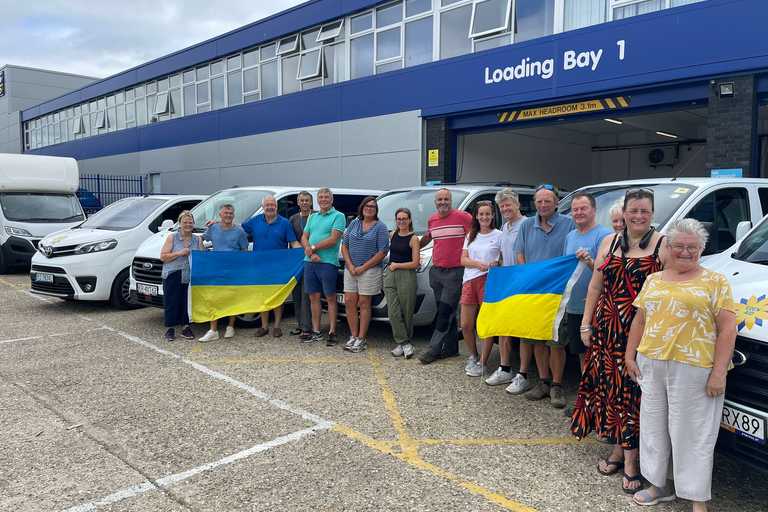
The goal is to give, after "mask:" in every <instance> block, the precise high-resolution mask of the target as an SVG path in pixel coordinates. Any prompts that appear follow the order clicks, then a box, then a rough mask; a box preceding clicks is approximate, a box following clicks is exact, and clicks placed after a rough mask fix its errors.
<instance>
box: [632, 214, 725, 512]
mask: <svg viewBox="0 0 768 512" xmlns="http://www.w3.org/2000/svg"><path fill="white" fill-rule="evenodd" d="M707 237H708V235H707V231H706V229H704V227H703V226H702V225H701V223H700V222H699V221H697V220H695V219H682V220H679V221H677V222H675V223H674V224H672V226H671V227H670V228H669V230H668V232H667V249H668V255H669V256H668V259H667V262H666V263H667V264H666V265H665V267H664V270H663V271H662V272H658V273H656V274H653V275H651V276H649V277H648V279H647V280H646V281H645V284H644V285H643V289H642V290H641V291H640V294H639V295H638V296H637V298H636V299H635V301H634V303H633V304H634V305H635V307H636V308H637V314H636V315H635V319H634V320H633V321H632V329H631V330H630V332H629V340H628V341H627V352H626V355H625V361H626V368H627V373H628V374H629V375H630V376H631V377H632V378H633V379H634V380H635V381H637V382H638V383H640V387H641V388H642V390H643V400H642V402H641V404H640V422H641V425H642V429H641V430H640V472H641V473H642V475H643V476H644V477H645V479H646V480H648V481H649V482H650V483H651V487H649V488H648V489H645V490H642V491H639V492H637V493H635V495H634V500H635V503H637V504H638V505H655V504H656V503H659V502H662V501H671V500H673V499H675V494H677V496H678V497H680V498H684V499H687V500H691V501H693V510H694V512H705V511H706V510H707V506H706V502H707V501H709V500H710V499H711V487H712V458H713V452H714V449H715V441H716V440H717V433H718V431H719V429H720V418H721V414H722V410H723V393H724V392H725V376H726V373H727V371H728V367H729V364H730V361H731V355H732V354H733V346H734V343H735V341H736V314H735V309H734V304H733V297H732V295H731V287H730V285H729V284H728V281H727V280H726V278H725V276H723V275H722V274H719V273H717V272H711V271H709V270H707V269H705V268H703V267H702V266H701V265H700V264H699V258H700V257H701V253H702V251H703V250H704V246H705V245H706V243H707ZM670 456H671V457H672V467H673V468H674V483H675V485H674V490H672V488H671V486H667V476H668V475H667V468H668V465H669V458H670Z"/></svg>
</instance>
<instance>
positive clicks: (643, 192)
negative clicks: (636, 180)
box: [624, 188, 653, 197]
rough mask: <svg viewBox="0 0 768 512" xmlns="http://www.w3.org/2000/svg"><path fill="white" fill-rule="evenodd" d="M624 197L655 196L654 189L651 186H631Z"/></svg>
mask: <svg viewBox="0 0 768 512" xmlns="http://www.w3.org/2000/svg"><path fill="white" fill-rule="evenodd" d="M624 197H653V190H651V189H649V188H631V189H629V190H627V193H626V194H625V195H624Z"/></svg>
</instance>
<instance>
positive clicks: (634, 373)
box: [624, 359, 641, 382]
mask: <svg viewBox="0 0 768 512" xmlns="http://www.w3.org/2000/svg"><path fill="white" fill-rule="evenodd" d="M624 368H625V369H626V370H627V375H629V378H630V379H632V380H633V381H635V382H639V380H640V377H641V375H640V368H639V367H638V366H637V361H635V360H634V359H625V360H624Z"/></svg>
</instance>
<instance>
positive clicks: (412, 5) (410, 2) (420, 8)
mask: <svg viewBox="0 0 768 512" xmlns="http://www.w3.org/2000/svg"><path fill="white" fill-rule="evenodd" d="M431 10H432V0H405V17H406V18H410V17H411V16H416V15H417V14H421V13H424V12H427V11H431Z"/></svg>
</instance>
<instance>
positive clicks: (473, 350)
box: [161, 185, 736, 512]
mask: <svg viewBox="0 0 768 512" xmlns="http://www.w3.org/2000/svg"><path fill="white" fill-rule="evenodd" d="M451 199H452V198H451V191H450V190H448V189H445V188H443V189H439V190H437V191H436V193H435V210H436V211H435V213H434V214H432V215H431V216H430V217H429V220H428V225H427V231H426V233H424V235H423V236H421V237H420V238H419V237H418V236H417V235H416V234H415V233H414V230H413V223H412V219H411V212H410V211H409V210H408V209H407V208H400V209H398V210H397V211H396V214H395V219H394V220H395V229H394V230H393V231H392V232H391V233H390V232H389V231H388V229H387V227H386V225H385V224H384V223H383V222H382V221H381V220H380V219H379V218H378V205H377V203H376V198H375V197H367V198H365V199H364V200H363V202H362V203H361V204H360V207H359V210H358V212H357V213H358V214H357V217H356V218H355V219H354V220H352V222H351V223H350V224H349V225H348V226H347V225H346V219H345V217H344V215H343V214H341V213H340V212H338V211H336V210H335V209H334V208H333V194H332V192H331V191H330V190H329V189H321V190H320V191H319V192H318V206H319V210H317V211H314V210H313V209H312V206H313V205H312V196H311V195H310V194H308V193H302V195H300V196H299V207H300V211H299V213H297V214H295V215H294V216H293V217H291V219H285V218H283V217H280V216H279V215H277V212H276V203H275V201H274V198H272V197H267V198H265V199H264V204H263V207H264V208H263V212H264V213H263V214H260V215H258V216H256V217H254V218H252V219H251V220H249V221H248V222H246V223H245V224H243V225H242V226H236V225H234V224H233V218H234V212H233V209H232V207H231V206H230V205H225V206H223V207H222V209H221V212H220V222H218V223H216V224H212V225H211V226H209V227H208V229H207V231H206V233H205V234H204V236H203V241H202V242H201V241H200V240H198V239H197V238H196V237H194V236H193V235H192V230H193V228H194V221H193V219H192V216H191V215H190V214H189V212H184V213H182V214H181V215H180V217H179V230H178V231H177V232H175V233H172V234H169V236H168V239H167V240H166V242H165V245H164V246H163V250H162V253H161V259H162V260H163V262H164V267H163V279H164V281H163V283H164V284H163V286H164V293H165V302H166V313H165V321H166V326H167V327H168V331H167V332H166V339H168V340H172V339H173V338H174V337H175V331H174V328H175V326H178V325H181V326H183V329H182V331H181V336H182V337H184V338H187V339H191V338H193V335H192V330H191V328H190V326H189V319H188V318H187V317H186V290H187V286H188V282H189V263H188V256H189V252H190V250H195V249H200V248H202V244H206V243H209V242H210V243H212V245H213V249H214V250H246V249H247V245H248V242H247V237H246V234H251V236H252V239H253V250H266V249H275V248H288V247H298V246H301V247H303V249H304V252H305V266H304V275H303V280H302V281H303V283H302V286H297V287H296V289H295V290H294V304H295V308H296V319H297V323H298V327H297V329H296V330H295V331H294V332H293V334H295V335H297V336H299V338H300V339H301V341H304V342H315V341H320V340H323V339H324V340H325V342H326V345H328V346H332V345H335V344H336V343H337V337H336V324H337V299H336V292H337V289H336V283H337V275H338V266H339V265H340V264H343V265H344V289H343V292H344V305H345V309H346V316H347V322H348V325H349V332H350V337H349V339H348V340H347V342H346V343H345V344H344V349H345V350H349V351H351V352H361V351H363V350H365V349H366V347H367V341H366V337H367V332H368V326H369V323H370V319H371V300H372V298H373V297H374V296H376V295H378V294H380V293H381V292H382V291H383V292H384V294H385V296H386V300H387V306H388V315H389V319H390V323H391V326H392V334H393V338H394V341H395V343H396V346H395V348H394V349H393V350H392V355H393V356H395V357H404V358H406V359H407V358H410V357H411V356H413V355H414V353H415V349H414V347H413V344H412V338H413V316H414V309H415V305H416V271H417V269H419V268H420V265H421V262H420V249H421V248H423V247H424V246H426V245H427V244H429V243H430V242H432V244H433V248H432V266H431V268H430V269H429V283H430V287H431V288H432V291H433V293H434V297H435V302H436V307H437V313H436V318H435V322H434V329H433V332H432V335H431V338H430V341H429V344H428V345H427V347H426V348H425V349H424V350H423V351H422V352H421V353H420V354H419V356H418V358H419V360H420V361H421V363H422V364H430V363H432V362H434V361H436V360H438V359H443V358H450V357H455V356H458V355H459V346H458V340H459V330H458V322H459V319H460V326H461V332H462V334H463V338H464V343H465V345H466V349H467V351H468V359H467V363H466V365H465V367H464V372H465V373H466V375H468V376H470V377H481V378H483V379H484V381H485V383H486V384H488V385H491V386H495V385H506V386H507V387H506V391H507V392H509V393H510V394H513V395H522V394H524V396H525V398H526V399H528V400H532V401H533V400H542V399H545V398H549V401H550V403H551V405H552V406H553V407H556V408H564V407H565V406H566V405H567V403H566V398H565V395H564V393H563V389H562V382H563V376H564V370H565V366H566V360H567V353H568V352H570V353H571V354H574V355H577V356H578V359H579V366H580V368H579V370H580V374H581V378H580V382H579V387H578V393H577V396H576V400H575V403H574V404H573V407H572V408H569V409H567V410H566V412H567V415H568V416H569V418H570V422H571V424H570V430H571V432H572V433H573V435H575V436H576V437H578V438H584V437H586V436H588V435H589V434H590V433H592V432H594V433H595V434H596V435H597V436H598V438H599V439H600V440H601V441H603V442H605V443H608V444H611V445H613V447H612V449H611V451H610V453H609V454H608V455H607V456H606V457H605V458H604V459H602V460H600V461H599V462H598V464H597V471H598V472H599V473H600V474H601V475H605V476H610V475H613V474H616V473H618V472H620V471H621V473H622V476H623V478H622V490H623V491H624V492H626V493H628V494H632V495H633V499H634V501H635V502H636V503H637V504H639V505H655V504H657V503H659V502H664V501H670V500H673V499H675V498H676V497H680V498H684V499H688V500H691V501H692V502H693V510H694V511H695V512H700V511H704V510H706V502H707V501H709V500H710V499H711V475H712V466H713V452H714V445H715V441H716V439H717V434H718V429H719V422H720V414H721V410H722V406H723V394H724V391H725V379H726V374H727V371H728V369H729V365H730V360H731V355H732V352H733V347H734V342H735V332H736V321H735V313H734V304H733V299H732V294H731V289H730V286H729V284H728V282H727V280H726V279H725V277H724V276H722V275H721V274H718V273H716V272H712V271H709V270H707V269H704V268H703V267H702V266H700V264H699V259H700V256H701V254H702V252H703V250H704V247H705V245H706V242H707V236H708V233H707V231H706V229H704V227H703V226H702V225H701V224H700V223H699V222H698V221H696V220H694V219H683V220H679V221H676V222H674V223H673V224H672V225H671V226H670V227H668V229H667V233H666V235H663V234H661V233H660V232H658V231H656V230H655V229H654V227H653V226H652V221H653V212H654V198H653V192H652V191H650V190H647V189H634V190H629V191H628V192H627V193H626V195H625V197H624V200H623V203H620V204H618V205H613V207H612V208H611V212H610V214H611V223H612V228H613V229H610V228H608V227H605V226H602V225H600V224H598V223H597V222H596V213H597V210H596V202H595V199H594V197H592V196H591V195H589V194H586V193H576V194H574V195H573V197H572V198H571V215H570V216H565V215H562V214H560V213H558V211H557V204H558V196H557V193H556V191H555V189H554V187H552V186H550V185H542V186H539V187H537V188H536V190H535V193H534V203H535V207H536V214H535V215H534V216H532V217H524V216H523V215H522V214H521V212H520V202H519V198H518V196H517V194H516V193H515V192H514V191H513V190H511V189H504V190H501V191H499V192H498V193H497V195H496V198H495V199H496V203H497V205H498V208H499V210H500V211H501V214H502V216H503V218H504V223H503V225H502V226H500V228H497V227H496V225H495V217H496V216H495V208H494V206H493V204H492V203H491V202H490V201H479V202H477V203H476V204H475V206H474V211H473V212H472V213H471V214H470V213H467V212H464V211H461V210H458V209H455V208H453V206H452V200H451ZM340 250H341V254H342V260H343V263H340V261H339V251H340ZM563 255H574V256H576V257H577V258H578V259H579V260H580V264H582V265H584V267H585V268H584V269H583V272H582V273H581V275H580V277H579V279H578V280H577V281H576V283H575V284H574V285H573V287H572V288H571V290H570V297H569V299H568V302H567V304H566V313H567V314H566V315H565V319H564V322H563V325H562V326H561V331H560V332H561V335H559V336H558V340H549V341H547V340H543V341H542V340H529V339H514V338H510V337H503V336H502V337H499V338H498V340H492V339H478V338H477V336H476V321H477V316H478V311H479V309H480V306H481V304H482V302H483V295H484V290H485V283H486V279H487V275H488V272H489V270H490V269H491V268H492V267H494V266H497V265H503V266H509V265H521V264H525V263H532V262H536V261H542V260H546V259H550V258H554V257H558V256H563ZM387 256H388V263H386V265H385V260H386V259H387ZM321 296H324V297H325V299H326V301H327V304H328V321H329V329H328V331H327V333H326V334H325V335H323V334H322V333H321V331H320V327H321V314H322V309H321V302H320V300H321ZM279 309H280V308H278V309H277V310H275V311H274V312H273V315H274V324H273V328H272V330H271V334H272V336H274V337H279V336H281V334H282V333H281V331H280V319H281V314H280V312H279ZM268 320H269V313H266V314H262V326H261V327H260V328H259V329H258V330H257V332H256V336H264V335H266V334H267V333H268V332H270V331H269V330H268V325H269V324H268ZM216 325H217V324H216V322H212V324H211V328H210V330H209V331H208V332H207V333H206V334H205V335H204V336H203V338H201V339H200V341H212V340H214V339H217V338H218V331H217V329H216ZM224 336H225V337H231V336H234V324H233V321H232V319H230V320H229V324H228V326H227V328H226V331H225V334H224ZM495 341H496V342H498V347H499V359H500V363H501V364H500V365H499V367H498V368H497V369H496V370H495V371H494V372H493V373H491V374H490V375H487V374H486V366H487V364H488V361H489V358H490V355H491V352H492V350H493V345H494V343H495ZM513 344H517V345H518V346H519V367H518V369H517V371H513V370H512V347H513ZM532 360H533V361H535V365H536V370H537V375H538V379H536V380H535V381H534V379H533V378H531V377H530V376H529V367H530V364H531V362H532ZM534 382H535V384H534ZM641 425H642V428H640V427H641ZM670 462H672V472H670V470H669V469H668V468H669V466H670ZM670 477H672V479H673V480H674V487H673V486H672V484H670V483H669V482H668V479H670ZM643 478H645V480H646V481H648V482H649V483H650V484H651V485H650V486H649V487H647V488H645V489H643Z"/></svg>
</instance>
